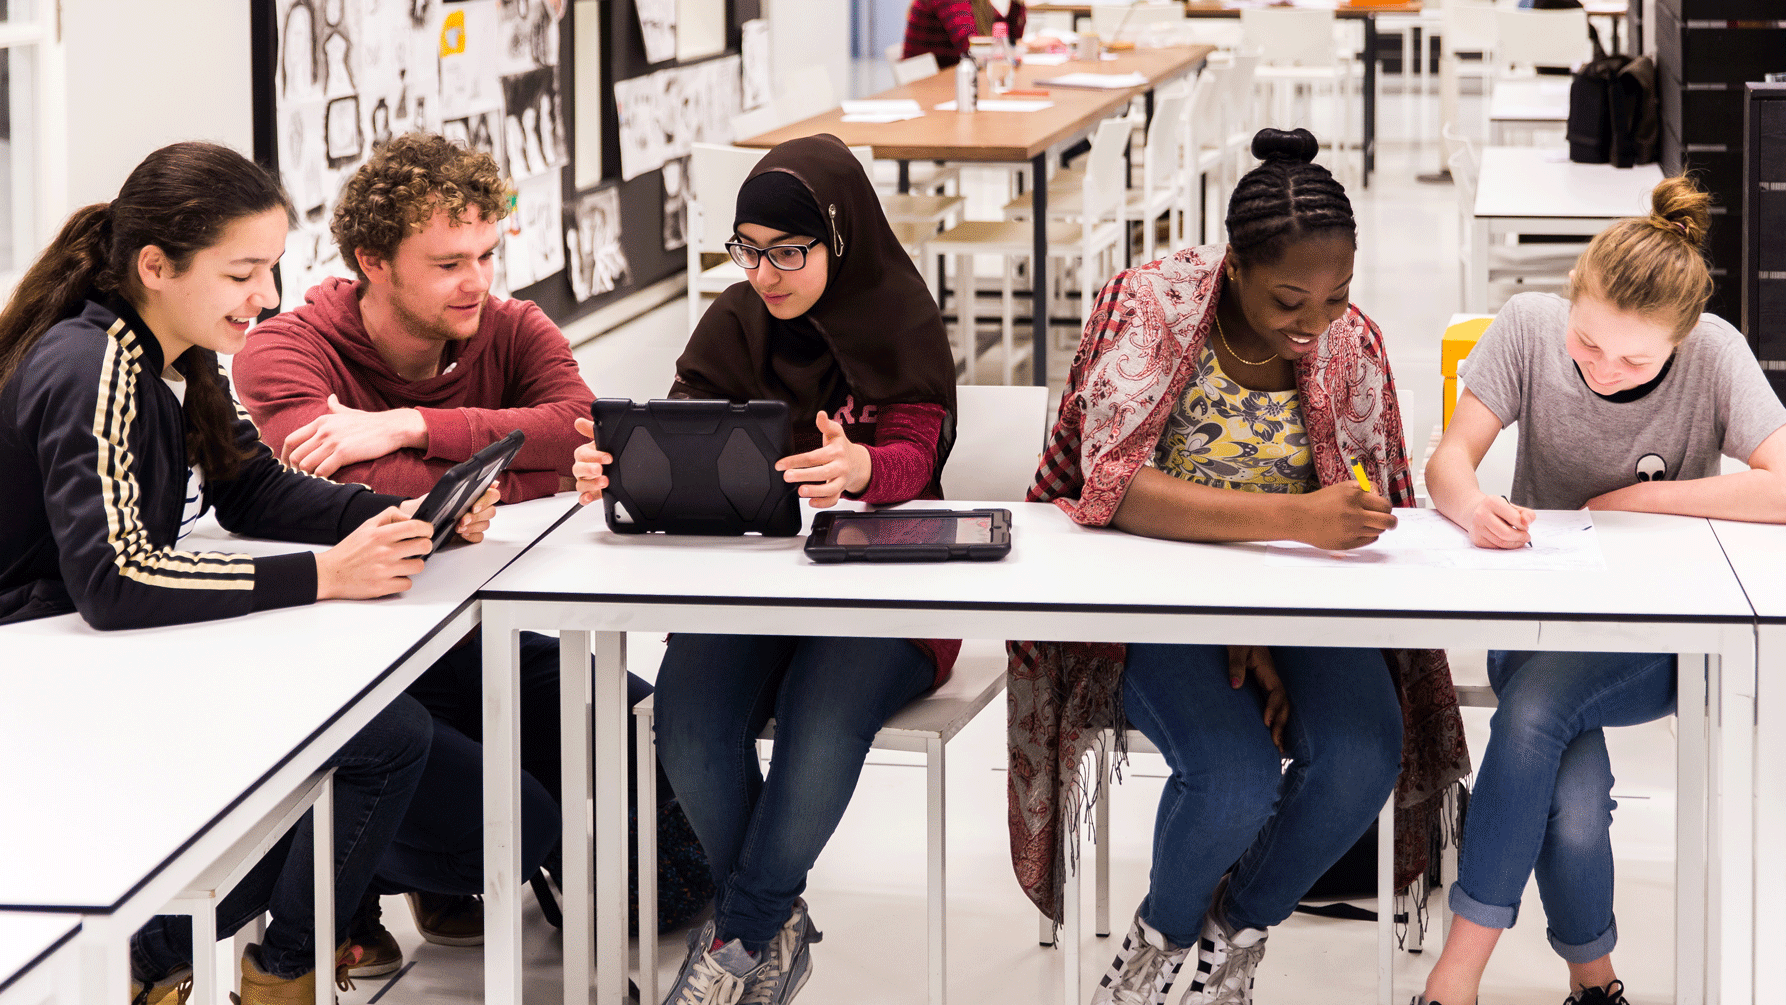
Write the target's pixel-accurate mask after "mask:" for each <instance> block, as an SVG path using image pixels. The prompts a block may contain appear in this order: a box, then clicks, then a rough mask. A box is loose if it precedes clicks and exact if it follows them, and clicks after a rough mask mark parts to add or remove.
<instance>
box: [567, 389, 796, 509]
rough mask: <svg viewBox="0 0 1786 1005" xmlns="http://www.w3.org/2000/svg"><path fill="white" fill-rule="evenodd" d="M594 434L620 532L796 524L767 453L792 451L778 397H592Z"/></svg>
mask: <svg viewBox="0 0 1786 1005" xmlns="http://www.w3.org/2000/svg"><path fill="white" fill-rule="evenodd" d="M593 411H594V413H595V442H596V445H597V446H599V447H600V448H601V449H602V450H604V451H606V452H607V453H608V454H609V455H610V456H612V457H613V458H614V463H612V464H610V465H608V466H607V468H606V469H605V470H604V471H603V474H605V475H607V476H608V487H607V488H605V489H603V490H602V507H603V508H604V510H605V512H606V516H607V520H608V529H609V530H612V531H615V532H617V533H621V534H645V533H651V532H662V533H666V534H725V535H738V534H748V533H752V532H755V533H758V534H763V535H766V536H771V537H792V536H793V535H795V534H798V533H800V493H799V486H798V485H796V484H794V483H792V482H789V481H787V480H786V478H784V477H783V475H782V473H781V472H780V471H777V470H775V462H776V461H778V460H780V459H782V458H783V457H786V456H788V455H789V454H791V453H793V450H792V449H791V447H790V444H791V442H792V441H791V436H790V433H789V429H788V406H787V403H786V402H783V401H749V402H745V403H743V404H733V403H732V402H729V401H709V400H704V399H681V398H678V399H660V400H655V401H647V402H634V401H633V400H632V399H630V398H597V399H596V401H595V406H594V409H593Z"/></svg>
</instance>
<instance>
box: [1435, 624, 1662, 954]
mask: <svg viewBox="0 0 1786 1005" xmlns="http://www.w3.org/2000/svg"><path fill="white" fill-rule="evenodd" d="M1675 664H1676V660H1675V657H1674V656H1673V655H1672V654H1669V653H1533V652H1503V651H1499V650H1497V651H1493V652H1490V653H1489V654H1488V681H1489V684H1490V685H1492V686H1493V687H1494V691H1495V695H1496V697H1497V698H1498V699H1499V707H1497V708H1496V709H1495V715H1494V720H1493V722H1492V724H1491V732H1490V733H1489V736H1488V749H1487V750H1486V751H1484V752H1483V754H1482V764H1481V766H1480V767H1479V768H1478V769H1477V770H1476V785H1475V787H1474V788H1473V789H1472V790H1471V792H1470V815H1469V819H1468V820H1467V821H1465V823H1464V836H1463V845H1462V848H1461V849H1460V851H1459V858H1458V875H1457V882H1456V883H1455V884H1454V885H1453V886H1452V887H1451V911H1452V913H1454V914H1456V915H1457V916H1458V917H1460V918H1467V919H1469V920H1470V921H1473V922H1475V923H1476V924H1478V925H1482V926H1484V927H1487V928H1512V927H1513V923H1514V922H1515V921H1517V920H1519V897H1520V894H1521V893H1522V892H1524V890H1525V888H1526V878H1527V877H1529V876H1531V875H1532V873H1533V871H1534V869H1535V870H1536V871H1537V875H1538V895H1539V897H1540V898H1541V899H1542V900H1543V901H1544V916H1545V918H1546V919H1547V920H1548V921H1549V923H1550V928H1549V932H1548V934H1549V936H1550V945H1551V948H1552V949H1555V950H1556V951H1557V955H1559V956H1561V957H1562V958H1563V959H1565V960H1567V961H1569V962H1570V963H1588V962H1591V961H1593V960H1597V959H1599V958H1600V957H1602V956H1605V955H1606V954H1608V953H1610V952H1612V947H1613V945H1614V943H1616V942H1617V941H1618V925H1617V923H1616V922H1615V921H1614V919H1613V915H1612V831H1611V828H1612V811H1613V810H1614V809H1615V808H1617V806H1618V804H1617V803H1616V802H1614V801H1613V798H1612V762H1611V761H1610V760H1608V759H1607V756H1606V735H1605V733H1604V732H1602V727H1604V726H1635V725H1637V724H1638V723H1643V722H1653V721H1654V720H1656V719H1660V718H1662V717H1663V716H1665V715H1672V714H1673V713H1674V706H1675V694H1676V686H1677V685H1676V671H1675Z"/></svg>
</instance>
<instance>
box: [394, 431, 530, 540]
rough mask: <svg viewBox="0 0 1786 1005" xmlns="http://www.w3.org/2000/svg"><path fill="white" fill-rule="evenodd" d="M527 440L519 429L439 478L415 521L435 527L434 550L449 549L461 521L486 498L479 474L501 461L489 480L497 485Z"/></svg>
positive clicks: (416, 514)
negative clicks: (449, 543) (483, 497)
mask: <svg viewBox="0 0 1786 1005" xmlns="http://www.w3.org/2000/svg"><path fill="white" fill-rule="evenodd" d="M526 441H527V434H525V433H523V432H521V431H520V430H519V429H517V430H514V431H513V432H511V433H509V434H508V435H507V436H505V437H503V438H502V439H500V440H497V441H496V442H495V443H492V444H490V445H489V446H487V447H485V448H484V449H482V450H480V451H478V452H477V453H475V454H472V455H471V456H470V457H468V458H466V459H465V460H463V461H460V462H459V463H458V464H455V465H453V467H452V468H451V469H450V470H449V471H447V473H446V474H444V475H441V476H440V480H439V481H437V482H435V483H434V488H433V489H431V490H429V492H428V495H427V498H425V499H423V500H422V503H421V505H420V506H417V507H416V511H415V519H417V520H427V521H428V522H430V523H432V524H434V550H435V551H439V550H440V549H442V548H444V547H446V545H447V542H448V541H451V540H452V537H453V528H455V527H457V526H458V524H459V518H460V517H461V516H463V515H464V514H465V512H466V511H468V510H470V509H471V507H472V506H473V505H475V504H476V503H477V500H478V497H479V496H481V495H483V494H484V489H485V488H487V487H488V486H487V485H486V486H483V487H480V486H479V485H478V482H479V481H480V480H481V479H479V478H478V477H477V475H478V474H479V473H480V472H481V471H482V469H483V468H484V467H486V466H488V465H489V464H491V463H494V462H496V461H497V460H498V459H500V460H501V465H500V466H499V467H498V468H497V469H496V471H495V472H494V473H492V475H491V477H490V481H491V482H494V481H495V480H496V479H497V478H500V477H502V472H503V471H505V470H507V469H508V466H509V463H510V462H512V461H513V460H514V459H515V453H516V452H517V451H519V450H520V449H521V446H522V444H524V443H525V442H526ZM505 455H506V456H505ZM448 514H450V516H448ZM443 516H446V522H445V523H441V522H440V520H441V519H442V518H443Z"/></svg>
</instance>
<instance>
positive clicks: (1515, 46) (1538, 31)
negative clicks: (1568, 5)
mask: <svg viewBox="0 0 1786 1005" xmlns="http://www.w3.org/2000/svg"><path fill="white" fill-rule="evenodd" d="M1495 36H1496V42H1495V62H1496V65H1497V67H1498V68H1500V69H1501V70H1502V71H1503V72H1505V71H1507V70H1509V69H1511V70H1513V71H1515V72H1526V71H1529V69H1530V68H1531V67H1537V66H1569V67H1573V66H1578V65H1580V64H1582V63H1585V62H1587V61H1588V60H1590V59H1592V58H1593V57H1594V50H1593V45H1592V43H1590V42H1589V41H1588V12H1587V11H1585V10H1583V9H1581V8H1579V7H1576V8H1572V9H1568V10H1520V9H1518V8H1514V9H1512V10H1509V9H1507V8H1504V7H1501V8H1496V9H1495Z"/></svg>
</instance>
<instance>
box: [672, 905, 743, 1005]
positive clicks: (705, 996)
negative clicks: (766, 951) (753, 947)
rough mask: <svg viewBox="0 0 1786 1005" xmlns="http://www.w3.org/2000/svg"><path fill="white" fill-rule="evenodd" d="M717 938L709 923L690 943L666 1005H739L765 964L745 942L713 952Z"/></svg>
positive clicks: (702, 927) (733, 941)
mask: <svg viewBox="0 0 1786 1005" xmlns="http://www.w3.org/2000/svg"><path fill="white" fill-rule="evenodd" d="M714 938H715V935H714V926H713V922H712V921H709V922H707V923H706V924H705V925H702V926H701V930H700V931H698V932H696V933H695V934H694V938H692V939H690V940H689V944H688V958H687V959H685V960H683V961H682V971H681V972H680V973H678V974H677V975H676V983H675V984H674V985H672V986H671V987H670V993H669V995H667V996H666V997H665V998H664V1005H738V1001H739V999H741V998H743V997H744V989H745V987H746V986H748V984H749V983H750V979H751V978H752V977H753V976H755V975H756V972H757V971H758V970H761V969H762V966H763V964H762V962H761V961H760V960H758V959H757V957H755V956H753V955H751V953H750V951H749V950H747V949H745V948H744V943H743V941H741V940H739V939H733V940H732V941H730V942H728V943H726V944H724V945H722V946H719V947H718V948H714V946H713V940H714Z"/></svg>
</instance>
